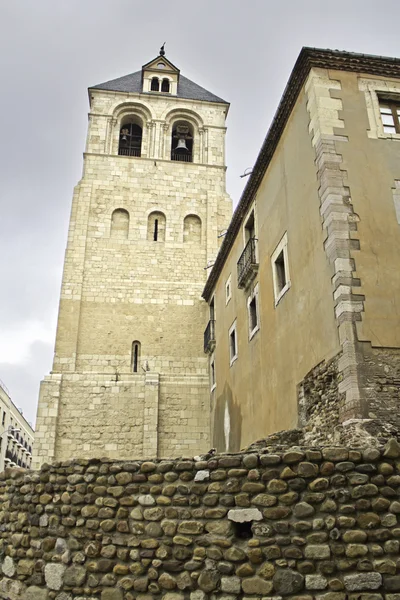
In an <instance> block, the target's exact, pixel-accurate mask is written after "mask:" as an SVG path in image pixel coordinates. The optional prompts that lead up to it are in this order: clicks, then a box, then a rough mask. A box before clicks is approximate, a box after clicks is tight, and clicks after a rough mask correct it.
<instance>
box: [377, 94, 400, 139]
mask: <svg viewBox="0 0 400 600" xmlns="http://www.w3.org/2000/svg"><path fill="white" fill-rule="evenodd" d="M379 110H380V113H381V119H382V124H383V131H384V132H385V133H400V102H395V101H392V100H380V101H379Z"/></svg>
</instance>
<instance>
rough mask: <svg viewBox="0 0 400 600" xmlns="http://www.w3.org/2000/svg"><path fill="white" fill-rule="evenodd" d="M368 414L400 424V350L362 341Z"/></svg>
mask: <svg viewBox="0 0 400 600" xmlns="http://www.w3.org/2000/svg"><path fill="white" fill-rule="evenodd" d="M362 347H363V355H364V373H363V374H364V377H365V382H364V386H365V390H366V394H365V396H366V403H367V417H368V418H373V419H381V420H382V421H387V422H389V423H392V424H393V425H394V426H395V427H397V428H398V427H400V410H399V409H400V350H399V349H396V348H373V347H371V346H370V345H369V344H362Z"/></svg>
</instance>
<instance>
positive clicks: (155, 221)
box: [147, 211, 166, 242]
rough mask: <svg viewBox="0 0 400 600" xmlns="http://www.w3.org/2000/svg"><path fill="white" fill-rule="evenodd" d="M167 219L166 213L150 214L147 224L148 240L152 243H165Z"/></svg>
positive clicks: (155, 212) (156, 212)
mask: <svg viewBox="0 0 400 600" xmlns="http://www.w3.org/2000/svg"><path fill="white" fill-rule="evenodd" d="M165 227H166V219H165V215H164V213H162V212H160V211H154V212H152V213H150V214H149V217H148V222H147V239H148V240H149V241H152V242H164V241H165Z"/></svg>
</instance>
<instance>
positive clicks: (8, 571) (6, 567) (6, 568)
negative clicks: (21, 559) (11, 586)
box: [1, 556, 16, 577]
mask: <svg viewBox="0 0 400 600" xmlns="http://www.w3.org/2000/svg"><path fill="white" fill-rule="evenodd" d="M1 569H2V572H3V575H5V576H6V577H13V575H14V573H15V571H16V569H15V564H14V561H13V559H12V558H11V556H6V557H5V559H4V560H3V563H2V565H1Z"/></svg>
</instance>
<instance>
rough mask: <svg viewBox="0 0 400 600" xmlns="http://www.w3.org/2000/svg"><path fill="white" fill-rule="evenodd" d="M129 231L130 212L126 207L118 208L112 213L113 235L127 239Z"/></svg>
mask: <svg viewBox="0 0 400 600" xmlns="http://www.w3.org/2000/svg"><path fill="white" fill-rule="evenodd" d="M128 232H129V213H128V211H127V210H125V209H124V208H117V209H116V210H114V212H113V214H112V215H111V237H115V238H119V239H126V238H127V237H128Z"/></svg>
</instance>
